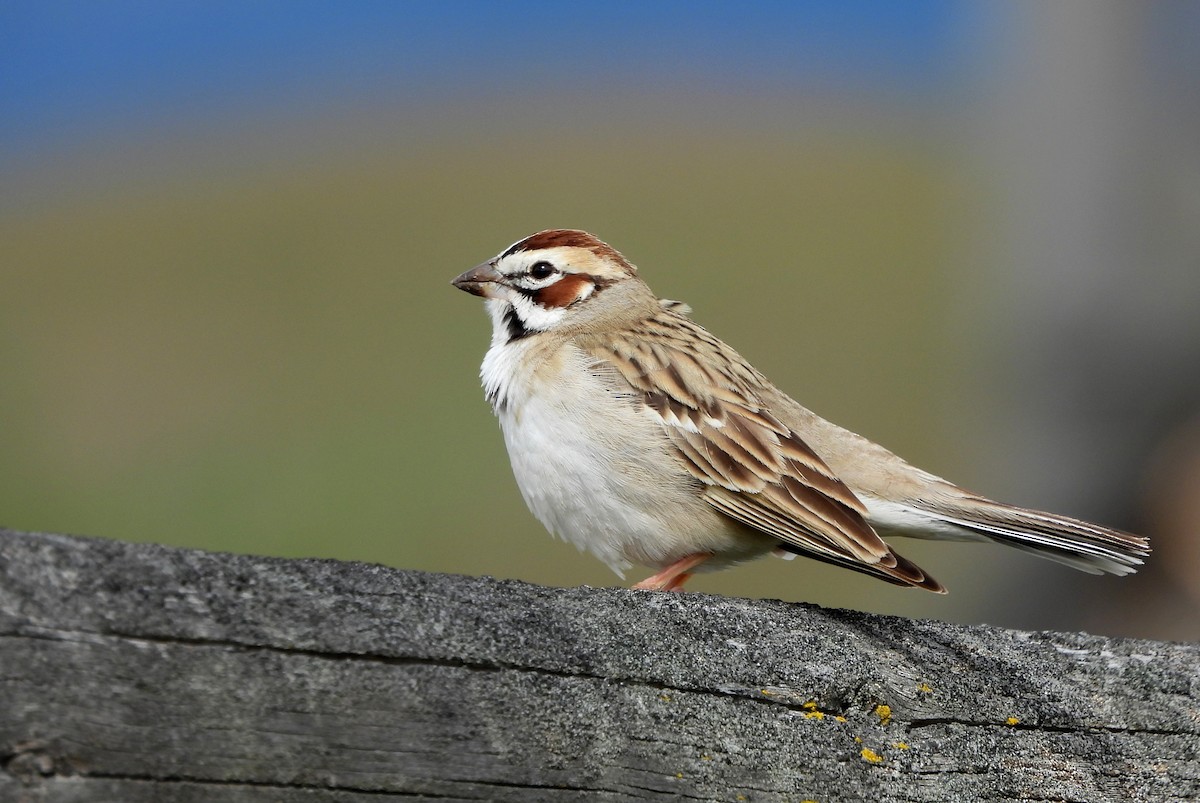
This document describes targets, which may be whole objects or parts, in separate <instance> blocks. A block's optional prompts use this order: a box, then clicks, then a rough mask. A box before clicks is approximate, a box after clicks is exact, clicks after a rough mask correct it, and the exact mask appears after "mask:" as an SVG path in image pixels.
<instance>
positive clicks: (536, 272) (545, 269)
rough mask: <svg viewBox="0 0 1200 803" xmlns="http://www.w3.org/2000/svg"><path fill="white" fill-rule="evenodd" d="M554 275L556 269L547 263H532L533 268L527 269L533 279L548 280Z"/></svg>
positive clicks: (556, 271)
mask: <svg viewBox="0 0 1200 803" xmlns="http://www.w3.org/2000/svg"><path fill="white" fill-rule="evenodd" d="M556 273H558V268H556V267H554V266H553V265H551V264H550V263H549V262H534V263H533V267H531V268H530V269H529V275H530V276H532V277H533V278H535V279H549V278H550V277H551V276H553V275H554V274H556Z"/></svg>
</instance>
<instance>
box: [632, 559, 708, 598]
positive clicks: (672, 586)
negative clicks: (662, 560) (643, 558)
mask: <svg viewBox="0 0 1200 803" xmlns="http://www.w3.org/2000/svg"><path fill="white" fill-rule="evenodd" d="M711 557H712V553H711V552H699V553H697V554H695V555H686V556H684V557H682V558H680V559H679V560H677V561H675V562H674V563H672V564H671V565H670V566H668V567H667V568H665V569H663V570H662V571H661V572H659V573H658V574H656V575H653V576H652V577H647V578H646V579H645V580H643V581H641V582H640V583H635V584H634V586H633V587H634V588H636V589H638V590H639V591H682V590H683V584H684V583H686V582H687V579H688V578H689V577H691V576H692V570H693V569H695V568H696V567H697V566H699V565H700V564H701V563H703V562H704V561H706V560H708V559H709V558H711Z"/></svg>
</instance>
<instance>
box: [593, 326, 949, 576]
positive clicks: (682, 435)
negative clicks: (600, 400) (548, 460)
mask: <svg viewBox="0 0 1200 803" xmlns="http://www.w3.org/2000/svg"><path fill="white" fill-rule="evenodd" d="M589 350H590V352H591V353H592V354H593V355H594V356H596V357H598V358H601V359H603V360H605V361H607V362H609V363H611V364H612V365H613V366H614V367H616V369H617V371H618V372H619V373H620V375H621V376H622V377H623V378H624V379H625V381H626V382H628V383H629V385H630V386H632V387H633V388H634V389H635V390H636V391H638V392H640V394H641V401H642V402H643V403H644V404H646V406H647V407H648V408H650V409H651V410H653V411H654V412H655V413H656V414H657V415H658V416H659V417H660V418H661V419H662V421H663V425H664V428H665V430H666V432H667V434H668V436H669V437H670V439H671V443H672V445H673V446H674V447H675V449H676V450H677V455H678V457H679V459H680V463H681V464H682V465H683V466H684V467H685V468H686V469H687V470H688V471H689V472H690V473H691V474H692V475H693V476H694V477H696V479H698V480H700V482H702V483H704V485H705V486H707V487H706V489H705V498H706V499H707V500H708V502H709V504H711V505H712V506H713V507H714V508H715V509H716V510H718V511H720V512H721V513H723V514H724V515H727V516H729V517H730V518H733V519H735V520H737V521H739V522H742V523H743V524H746V525H747V526H750V527H753V528H755V529H757V530H759V531H761V532H764V533H767V534H768V535H771V536H774V537H775V538H778V539H779V540H780V541H782V542H783V544H784V548H786V549H788V550H789V551H793V552H797V553H800V554H806V555H809V556H811V557H814V558H817V559H819V560H823V561H826V562H829V563H834V564H837V565H840V566H846V567H848V568H852V569H858V570H859V571H864V572H866V573H868V574H872V575H875V576H878V577H882V578H883V579H886V580H889V581H891V582H895V583H899V584H901V585H914V586H921V587H924V588H929V589H931V590H935V591H940V590H942V589H941V586H940V585H939V584H938V583H937V581H936V580H933V579H932V578H930V577H928V576H927V575H926V574H925V573H924V572H922V571H921V569H920V568H918V567H917V566H915V565H914V564H912V563H911V562H909V561H907V560H905V559H904V558H902V557H900V556H898V555H896V554H895V553H894V552H893V551H892V550H891V548H890V547H889V546H888V545H887V544H886V543H885V542H884V541H883V540H882V539H881V538H880V537H879V535H878V534H877V533H876V532H875V531H874V530H873V529H872V528H871V525H870V524H868V523H867V521H866V519H865V518H864V515H865V513H866V508H865V507H864V506H863V504H862V502H861V501H860V500H859V499H858V498H857V497H856V496H855V495H854V493H853V492H852V491H851V490H850V489H849V488H848V487H846V485H845V484H844V483H843V482H842V481H841V480H839V479H838V478H837V477H836V476H834V474H833V472H832V471H831V470H830V468H829V466H827V465H826V464H825V461H823V460H822V459H821V458H820V456H819V455H817V454H816V453H815V452H814V451H813V450H812V449H811V448H809V446H808V445H807V444H806V443H804V441H802V440H801V439H800V437H799V436H798V435H797V434H796V433H795V432H793V431H791V429H789V428H788V427H787V426H785V425H784V424H783V423H781V422H780V421H779V420H778V419H777V418H776V417H775V416H774V415H772V414H771V412H770V411H769V410H767V409H765V406H764V405H763V403H762V402H761V401H760V394H759V392H757V389H761V388H763V387H764V386H765V385H766V383H767V380H766V379H765V378H764V377H763V376H762V375H761V374H759V373H758V372H757V371H755V370H754V369H753V368H752V367H750V366H749V365H748V364H747V363H746V362H745V361H744V360H742V359H741V357H740V356H738V354H737V353H736V352H734V351H733V350H732V349H730V348H729V347H728V346H726V345H725V344H724V343H722V342H721V341H720V340H718V339H717V338H715V337H713V336H712V335H711V334H709V333H708V332H707V331H705V330H704V329H703V328H701V327H700V326H698V325H696V324H695V323H692V322H691V321H690V320H688V319H687V318H685V317H683V316H682V315H679V314H677V313H676V312H674V311H673V310H672V309H670V308H664V309H663V310H662V311H661V312H660V313H659V314H658V315H656V316H655V317H654V318H651V319H649V320H646V321H644V322H643V323H642V324H641V325H640V326H637V327H634V328H633V329H631V330H630V331H629V332H628V333H623V336H619V337H617V338H613V337H612V335H611V334H609V335H608V337H606V338H605V339H604V341H603V342H599V341H597V342H595V343H593V344H590V348H589Z"/></svg>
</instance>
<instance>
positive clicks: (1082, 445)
mask: <svg viewBox="0 0 1200 803" xmlns="http://www.w3.org/2000/svg"><path fill="white" fill-rule="evenodd" d="M1198 40H1200V6H1196V5H1195V4H1188V3H1182V2H1170V1H1168V0H1163V1H1162V2H1147V3H1138V4H1128V3H1120V2H1117V1H1116V0H1095V1H1093V0H1061V1H1060V2H1055V3H1040V2H1035V1H1034V0H1027V1H1025V2H1000V0H995V1H994V2H982V3H979V2H965V1H963V2H956V1H955V0H918V2H911V3H895V4H879V3H865V2H833V1H832V0H827V1H824V2H817V1H816V0H810V1H808V2H799V3H790V2H789V3H783V2H766V3H759V4H755V5H753V6H750V7H734V6H707V5H696V4H693V3H684V2H662V3H655V4H643V5H613V4H608V3H589V2H583V3H577V4H573V5H572V6H571V10H570V11H569V12H567V11H563V10H562V7H561V6H560V5H559V4H551V3H549V2H518V3H508V4H490V3H485V2H468V1H467V0H457V1H451V2H412V3H401V4H388V3H362V4H354V5H343V4H333V3H317V2H298V3H288V4H250V5H247V4H241V3H224V2H210V3H173V4H166V5H163V4H155V3H142V2H112V3H104V4H96V3H72V2H63V3H55V4H45V3H34V2H11V3H6V4H4V6H3V8H0V368H2V369H3V374H2V376H3V381H2V382H0V521H2V522H3V523H4V524H5V525H7V526H10V527H15V528H21V529H30V530H50V531H61V532H72V533H81V534H90V535H101V536H110V537H114V538H124V539H132V540H146V541H160V542H163V543H171V544H179V545H187V546H195V547H202V548H206V549H225V550H234V551H240V552H253V553H262V554H277V555H286V556H321V557H334V558H341V559H356V560H369V561H377V562H381V563H386V564H390V565H394V566H401V567H408V568H417V569H428V570H435V571H451V572H464V573H476V574H492V575H497V576H502V577H516V578H521V579H525V580H530V581H534V582H540V583H550V584H559V585H575V584H581V583H587V584H592V585H605V584H619V583H620V581H619V580H618V578H616V577H614V576H612V575H611V574H610V573H609V572H608V570H607V569H605V568H604V567H603V566H602V565H601V564H599V563H598V562H596V561H595V560H594V559H592V558H590V557H587V556H580V555H577V554H575V552H574V549H573V548H571V547H569V546H567V545H565V544H562V543H559V542H556V541H553V540H552V539H551V538H550V537H549V536H548V535H547V534H546V533H545V532H544V531H543V530H542V528H541V527H540V525H539V524H538V523H537V522H536V521H535V520H534V519H533V518H532V516H530V515H529V514H528V512H527V511H526V510H525V508H524V505H523V504H522V502H521V499H520V496H519V494H518V492H517V490H516V487H515V484H514V483H513V480H512V478H511V475H510V472H509V469H508V464H507V457H506V455H505V453H504V449H503V444H502V442H501V438H500V434H499V431H498V429H497V426H496V423H495V421H494V420H493V419H492V417H491V415H490V413H489V412H488V410H487V407H486V405H485V403H484V401H483V399H482V392H481V390H480V389H479V386H478V381H477V370H478V365H479V361H480V360H481V358H482V356H483V352H484V350H485V348H486V344H487V338H488V324H487V321H486V319H485V317H484V315H483V313H482V311H481V310H480V309H479V305H478V304H476V303H472V301H471V300H470V299H466V298H464V297H462V295H461V294H460V293H457V292H455V291H454V290H453V289H452V288H451V287H450V286H449V284H448V282H449V279H450V278H452V277H453V276H454V275H456V274H457V273H459V272H460V271H461V270H463V269H464V268H466V267H469V266H471V265H474V264H476V263H477V262H478V261H479V260H481V259H483V258H485V257H487V256H490V255H492V254H494V253H495V252H497V251H498V250H499V249H500V248H502V247H503V246H505V245H507V244H508V243H510V242H512V241H514V240H516V239H517V238H519V237H522V236H524V235H526V234H528V233H530V232H532V231H535V230H537V229H541V228H546V227H551V226H570V227H581V228H587V229H589V230H591V231H594V232H595V233H597V234H598V235H599V236H601V237H604V238H605V239H607V240H609V241H610V242H612V243H613V244H614V245H615V246H616V247H618V248H620V249H621V250H623V251H624V252H625V253H626V255H627V256H628V257H629V258H630V259H632V260H633V261H634V262H636V263H638V264H639V265H640V266H641V267H642V269H643V272H644V275H645V276H646V278H647V280H648V281H649V282H650V284H651V286H652V287H653V288H654V289H655V290H656V291H657V292H659V293H660V294H661V295H664V296H667V297H670V298H679V299H683V300H686V301H688V302H689V303H690V304H691V305H692V306H693V308H694V309H695V317H696V318H697V320H699V321H700V322H701V323H702V324H704V325H706V326H708V327H709V328H711V329H712V330H714V331H715V332H717V333H718V334H719V335H720V336H721V337H722V338H724V339H726V340H727V341H729V342H730V343H731V344H732V345H734V346H735V347H736V348H738V349H739V350H740V351H742V353H743V354H744V355H745V356H747V357H748V358H749V359H750V360H752V361H753V362H754V363H755V364H756V365H757V366H758V367H759V368H760V369H762V370H763V371H764V372H766V373H767V374H768V375H769V376H771V377H772V379H773V380H775V381H776V382H777V383H778V384H780V386H781V387H783V388H784V389H785V390H786V391H787V392H789V393H791V394H792V395H794V396H795V397H796V398H797V399H799V400H800V401H802V402H803V403H805V404H807V405H809V406H810V407H812V408H813V409H814V410H816V411H817V412H818V413H820V414H822V415H824V416H826V417H828V418H831V419H832V420H834V421H837V422H838V423H841V424H843V425H845V426H848V427H849V428H851V429H854V430H856V431H859V432H861V433H862V434H864V435H866V436H868V437H870V438H872V439H874V440H877V441H879V442H881V443H884V444H885V445H887V446H889V447H891V448H893V449H894V450H896V451H897V452H899V453H900V454H902V455H904V456H905V457H907V458H908V459H910V460H912V461H913V462H915V463H917V464H919V465H921V466H923V467H925V468H927V469H929V470H932V471H935V472H937V473H940V474H942V475H944V476H946V477H948V478H950V479H952V480H954V481H956V482H959V483H961V484H963V485H965V486H967V487H971V488H977V489H978V490H980V491H982V492H985V493H987V494H988V495H991V496H994V497H997V498H1000V499H1004V500H1006V501H1011V502H1016V503H1021V504H1028V505H1032V506H1041V507H1044V508H1046V509H1052V510H1056V511H1061V512H1065V513H1071V514H1074V515H1078V516H1081V517H1083V518H1091V519H1094V520H1097V521H1101V522H1103V523H1107V524H1111V525H1114V526H1120V527H1124V528H1126V529H1132V530H1136V531H1138V532H1142V533H1144V534H1147V535H1149V536H1151V538H1152V539H1154V546H1155V549H1156V552H1155V555H1154V556H1153V557H1152V558H1151V561H1150V564H1149V566H1148V567H1147V568H1146V569H1145V570H1144V571H1143V572H1142V573H1141V574H1139V575H1136V576H1135V577H1132V578H1125V579H1116V578H1094V577H1089V576H1084V575H1077V574H1075V573H1072V572H1070V571H1068V570H1066V569H1062V568H1059V567H1056V566H1053V565H1051V564H1047V563H1043V562H1040V561H1037V560H1035V559H1032V558H1028V557H1025V556H1021V555H1013V554H1009V553H1007V552H1004V551H1002V550H1000V549H998V548H992V547H986V546H979V545H957V544H951V545H945V544H937V545H931V544H926V543H921V542H918V543H912V544H910V543H901V544H900V548H901V551H903V552H904V553H905V554H908V555H910V556H911V557H913V558H914V559H915V560H917V561H918V562H919V563H921V564H922V565H923V566H926V567H927V568H929V569H930V570H931V571H932V572H933V573H934V574H935V575H936V576H937V577H938V578H939V579H940V580H942V581H943V582H944V583H946V584H947V585H948V586H949V587H950V589H951V595H950V596H949V597H948V598H935V597H933V596H932V595H921V594H917V593H915V592H911V591H907V592H906V591H904V590H900V589H894V588H891V587H890V586H885V585H884V584H881V583H877V582H874V581H871V580H869V579H866V578H860V577H858V576H852V575H850V574H849V573H847V572H841V571H838V570H836V569H832V568H828V567H825V566H822V565H817V564H815V563H813V562H805V561H794V562H790V563H784V562H781V561H774V560H763V561H759V562H757V563H755V564H751V565H748V566H745V567H741V568H738V569H734V570H732V571H729V572H725V573H722V574H719V575H712V576H702V577H700V578H697V581H696V582H695V588H696V589H697V590H701V591H711V592H717V593H723V594H734V595H749V596H770V597H781V598H784V599H791V600H807V601H812V602H818V603H821V604H825V605H838V606H848V607H856V608H861V609H866V610H875V611H884V612H893V613H902V614H907V615H917V616H931V617H937V618H941V619H948V620H953V621H964V622H981V621H986V622H992V623H996V624H1003V625H1011V626H1018V627H1026V628H1042V627H1053V628H1059V629H1090V630H1093V631H1096V632H1101V633H1107V634H1118V635H1136V636H1146V637H1158V638H1180V639H1196V638H1200V579H1198V577H1200V546H1197V544H1198V542H1200V540H1198V539H1200V509H1198V505H1197V499H1200V434H1198V433H1200V314H1197V309H1196V307H1197V302H1198V301H1200V226H1197V225H1196V221H1197V220H1200V49H1197V48H1196V47H1195V43H1196V42H1197V41H1198Z"/></svg>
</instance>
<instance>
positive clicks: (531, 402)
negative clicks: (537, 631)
mask: <svg viewBox="0 0 1200 803" xmlns="http://www.w3.org/2000/svg"><path fill="white" fill-rule="evenodd" d="M452 284H453V285H454V286H455V287H457V288H458V289H460V290H464V291H466V292H468V293H471V294H473V295H476V296H480V297H482V298H483V299H484V300H485V301H484V306H485V307H486V310H487V313H488V315H489V317H490V319H491V324H492V336H491V345H490V347H489V348H488V350H487V353H486V355H485V356H484V358H483V364H482V366H481V368H480V378H481V380H482V384H483V388H484V395H485V397H486V399H487V401H488V402H489V403H490V404H491V407H492V409H493V411H494V413H495V415H496V416H497V417H498V418H499V422H500V429H501V431H502V432H503V436H504V442H505V446H506V447H507V450H508V455H509V459H510V462H511V463H512V470H513V475H514V477H515V479H516V482H517V486H518V487H519V489H520V492H521V495H522V496H523V498H524V500H525V503H526V505H527V506H528V507H529V509H530V511H531V512H532V513H533V515H534V516H535V517H536V518H537V519H538V520H539V521H540V522H541V523H542V524H543V525H544V526H545V527H546V529H547V530H549V531H550V532H551V533H552V534H553V535H554V536H556V537H558V538H560V539H563V540H565V541H567V542H569V543H572V544H574V545H575V546H576V547H578V548H579V549H580V550H581V551H582V550H587V551H590V552H591V553H592V554H593V555H595V556H596V557H597V558H599V559H600V560H601V561H603V562H604V563H605V564H607V565H608V566H609V568H611V569H612V570H613V571H614V572H616V574H617V575H618V576H619V577H621V578H622V579H624V577H625V571H626V570H628V569H630V568H632V567H633V566H634V565H637V566H641V567H644V568H648V569H651V570H653V571H654V574H653V575H651V576H650V577H648V578H646V579H645V580H642V581H641V582H638V583H636V584H635V585H634V586H633V588H635V589H643V590H653V591H679V590H682V588H683V585H684V583H685V582H686V581H687V580H688V578H689V577H691V576H692V575H694V574H696V573H698V572H708V571H716V570H720V569H725V568H728V567H730V566H734V565H737V564H740V563H743V562H745V561H749V560H752V559H754V558H758V557H760V556H763V555H766V554H769V553H773V554H776V555H778V556H780V557H787V558H792V557H795V556H797V555H799V556H804V557H807V558H813V559H815V560H818V561H822V562H825V563H828V564H833V565H835V566H840V567H844V568H847V569H851V570H854V571H857V572H861V573H863V574H866V575H869V576H872V577H875V578H878V579H880V580H884V581H886V582H889V583H892V584H895V585H899V586H904V587H915V588H923V589H926V590H928V591H932V592H936V593H943V594H944V593H945V592H946V589H945V587H944V586H943V585H942V584H941V583H939V582H938V581H937V580H935V579H934V578H933V577H932V576H931V575H930V574H929V573H928V572H926V571H925V570H924V569H922V568H920V567H919V566H917V565H916V564H915V563H913V562H912V561H910V560H908V559H907V558H905V557H904V556H902V555H901V554H899V553H898V552H897V551H896V550H895V549H894V548H893V547H892V546H891V544H890V543H889V542H888V541H887V540H885V538H892V537H895V536H907V537H914V538H923V539H934V540H955V541H991V542H995V543H999V544H1004V545H1007V546H1011V547H1015V548H1017V549H1020V550H1024V551H1026V552H1030V553H1033V554H1034V555H1037V556H1040V557H1043V558H1048V559H1050V560H1053V561H1057V562H1059V563H1062V564H1065V565H1067V566H1070V567H1073V568H1075V569H1080V570H1082V571H1085V572H1089V573H1092V574H1103V573H1109V574H1115V575H1125V574H1130V573H1132V572H1134V571H1136V570H1137V567H1138V566H1139V565H1141V564H1142V563H1143V560H1144V559H1145V558H1146V557H1148V555H1149V554H1150V545H1149V542H1148V540H1147V539H1145V538H1142V537H1140V536H1137V535H1133V534H1131V533H1127V532H1122V531H1119V530H1115V529H1110V528H1108V527H1102V526H1099V525H1096V524H1089V523H1087V522H1085V521H1081V520H1079V519H1074V518H1070V517H1068V516H1062V515H1058V514H1055V513H1045V512H1041V511H1037V510H1031V509H1027V508H1022V507H1017V506H1014V505H1008V504H1004V503H1001V502H996V501H993V500H991V499H988V498H986V497H984V496H981V495H979V494H976V493H973V492H971V491H968V490H965V489H963V488H960V487H958V486H957V485H954V484H953V483H951V482H949V481H947V480H944V479H942V478H941V477H938V476H936V475H934V474H931V473H929V472H927V471H924V470H922V469H920V468H917V467H915V466H913V465H911V464H909V463H907V462H905V461H904V460H903V459H902V458H900V457H898V456H897V455H895V454H894V453H892V452H890V451H888V450H887V449H886V448H884V447H883V446H880V445H878V444H876V443H874V442H872V441H870V440H868V439H866V438H864V437H862V436H860V435H857V434H855V433H853V432H851V431H849V430H846V429H843V428H842V427H839V426H837V425H836V424H833V423H831V422H829V421H827V420H825V419H823V418H821V417H820V416H818V415H816V414H815V413H813V412H811V411H810V410H808V409H807V408H805V407H803V406H802V405H800V404H799V403H798V402H796V401H795V400H793V399H792V398H791V397H790V396H788V395H787V394H786V393H784V392H783V391H782V390H780V389H779V388H777V387H776V386H775V385H774V384H772V382H771V381H770V380H769V379H767V378H766V377H765V376H764V375H763V374H762V373H760V372H759V371H758V370H756V369H755V368H754V367H753V366H751V365H750V363H749V362H747V361H746V360H745V359H744V358H743V357H742V356H741V355H740V354H738V353H737V352H736V351H734V349H733V348H731V347H730V346H728V345H726V344H725V342H724V341H722V340H720V339H718V338H717V337H716V336H715V335H713V334H711V333H710V332H709V331H708V330H706V329H704V328H703V327H701V326H700V325H699V324H697V323H695V322H694V321H693V320H692V318H691V310H690V308H689V307H688V306H687V305H686V304H683V303H682V302H678V301H672V300H669V299H662V298H659V297H658V296H656V295H655V293H654V292H653V291H652V290H651V289H650V287H649V286H648V285H647V284H646V282H645V281H644V280H643V279H642V277H641V275H640V274H639V272H638V269H637V267H635V266H634V264H633V263H632V262H630V261H629V260H628V259H626V258H625V257H624V256H623V255H622V254H621V253H620V252H618V251H617V250H616V249H615V248H613V247H612V246H610V245H608V244H607V243H605V242H603V241H602V240H600V239H598V238H597V237H595V236H594V235H592V234H589V233H587V232H586V231H582V230H578V229H547V230H544V231H539V232H537V233H535V234H532V235H530V236H528V237H525V238H524V239H521V240H518V241H517V242H515V243H513V244H512V245H510V246H509V247H508V248H506V249H504V250H503V251H501V252H500V253H499V254H498V255H497V256H495V257H493V258H491V259H489V260H487V261H486V262H483V263H482V264H480V265H477V266H476V267H474V268H472V269H470V270H468V271H466V272H464V273H462V274H461V275H459V276H457V277H455V278H454V279H453V280H452Z"/></svg>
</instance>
